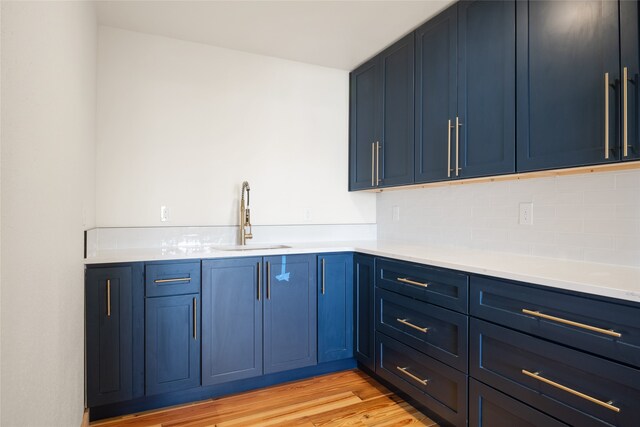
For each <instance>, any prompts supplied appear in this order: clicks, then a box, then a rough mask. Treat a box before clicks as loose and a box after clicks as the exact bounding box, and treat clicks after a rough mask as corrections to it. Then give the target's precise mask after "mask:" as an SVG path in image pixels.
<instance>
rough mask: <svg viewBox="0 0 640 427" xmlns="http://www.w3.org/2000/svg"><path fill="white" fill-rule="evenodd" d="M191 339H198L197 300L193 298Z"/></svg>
mask: <svg viewBox="0 0 640 427" xmlns="http://www.w3.org/2000/svg"><path fill="white" fill-rule="evenodd" d="M193 339H194V340H197V339H198V300H197V299H196V297H193Z"/></svg>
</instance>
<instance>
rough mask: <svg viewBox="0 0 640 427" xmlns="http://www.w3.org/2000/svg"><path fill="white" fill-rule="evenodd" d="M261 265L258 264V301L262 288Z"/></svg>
mask: <svg viewBox="0 0 640 427" xmlns="http://www.w3.org/2000/svg"><path fill="white" fill-rule="evenodd" d="M261 270H262V263H261V262H259V263H258V301H260V288H262V277H261V276H262V272H261Z"/></svg>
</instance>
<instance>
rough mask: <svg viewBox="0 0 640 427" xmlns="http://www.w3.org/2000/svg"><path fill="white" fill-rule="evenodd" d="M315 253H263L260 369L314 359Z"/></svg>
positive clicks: (277, 369)
mask: <svg viewBox="0 0 640 427" xmlns="http://www.w3.org/2000/svg"><path fill="white" fill-rule="evenodd" d="M315 261H316V260H315V255H282V256H271V257H265V258H264V263H265V267H264V268H265V270H266V271H265V276H264V277H265V279H266V283H265V286H266V289H265V298H266V300H265V301H264V372H265V374H270V373H273V372H280V371H287V370H290V369H296V368H302V367H305V366H312V365H315V364H316V363H317V355H316V351H317V341H316V340H317V338H316V334H317V332H316V329H317V326H316V262H315Z"/></svg>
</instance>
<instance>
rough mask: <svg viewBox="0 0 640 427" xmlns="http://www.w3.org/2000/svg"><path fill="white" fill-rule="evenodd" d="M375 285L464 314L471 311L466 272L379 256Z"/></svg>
mask: <svg viewBox="0 0 640 427" xmlns="http://www.w3.org/2000/svg"><path fill="white" fill-rule="evenodd" d="M376 286H377V287H379V288H383V289H387V290H389V291H393V292H397V293H399V294H403V295H406V296H408V297H411V298H416V299H419V300H421V301H425V302H429V303H432V304H436V305H439V306H442V307H446V308H450V309H452V310H456V311H459V312H462V313H467V310H468V307H467V303H468V289H469V276H467V275H466V274H462V273H456V272H453V271H448V270H441V269H438V268H433V267H426V266H423V265H419V264H412V263H408V262H402V261H393V260H388V259H380V258H378V259H377V260H376Z"/></svg>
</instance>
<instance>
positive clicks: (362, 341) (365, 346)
mask: <svg viewBox="0 0 640 427" xmlns="http://www.w3.org/2000/svg"><path fill="white" fill-rule="evenodd" d="M353 266H354V287H355V313H354V320H355V328H354V329H355V354H356V359H357V360H358V362H360V363H361V364H362V365H364V366H365V367H367V368H369V369H370V370H372V371H373V370H374V369H375V364H376V357H375V337H374V327H375V318H374V300H373V296H374V288H373V279H374V271H375V270H374V258H373V257H371V256H367V255H361V254H356V255H354V257H353Z"/></svg>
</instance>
